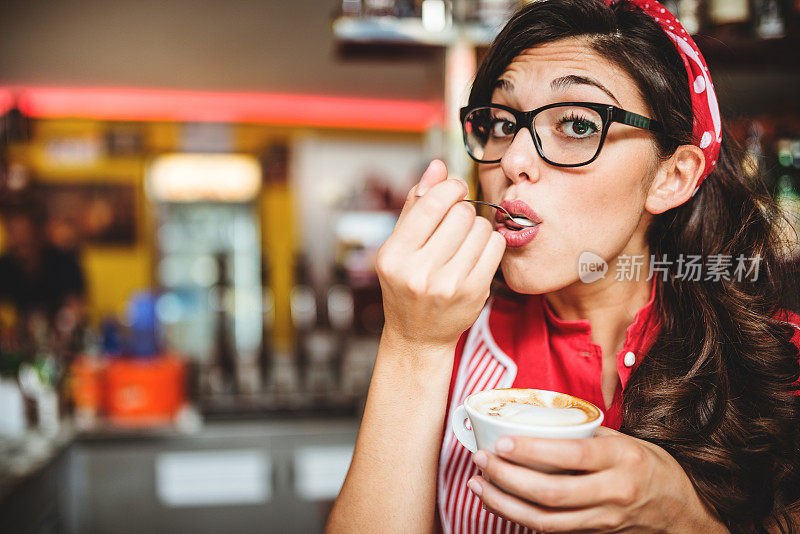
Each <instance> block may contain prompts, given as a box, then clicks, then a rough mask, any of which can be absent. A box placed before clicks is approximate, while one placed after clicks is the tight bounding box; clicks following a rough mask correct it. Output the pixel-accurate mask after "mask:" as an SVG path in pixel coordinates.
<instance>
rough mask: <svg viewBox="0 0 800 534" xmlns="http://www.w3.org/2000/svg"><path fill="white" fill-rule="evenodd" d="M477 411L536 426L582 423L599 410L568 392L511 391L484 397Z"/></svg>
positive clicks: (475, 406)
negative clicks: (519, 393)
mask: <svg viewBox="0 0 800 534" xmlns="http://www.w3.org/2000/svg"><path fill="white" fill-rule="evenodd" d="M474 408H475V410H476V411H477V412H478V413H480V414H483V415H487V416H489V417H499V418H501V419H502V420H503V421H507V422H510V423H519V424H523V425H532V426H567V425H581V424H583V423H588V422H589V421H592V420H594V419H596V418H597V417H598V416H599V413H598V412H597V410H596V409H595V408H594V407H593V406H591V405H590V404H588V403H585V402H581V401H580V400H579V399H576V398H574V397H570V396H567V395H558V396H549V395H531V394H529V395H522V396H520V395H518V394H514V393H512V392H511V391H509V392H508V393H507V394H498V395H495V396H489V397H488V398H484V399H481V400H480V401H479V402H477V403H475V404H474Z"/></svg>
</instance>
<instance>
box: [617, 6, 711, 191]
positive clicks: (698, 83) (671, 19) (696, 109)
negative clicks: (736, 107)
mask: <svg viewBox="0 0 800 534" xmlns="http://www.w3.org/2000/svg"><path fill="white" fill-rule="evenodd" d="M615 1H616V0H606V2H607V3H608V4H612V3H614V2H615ZM628 1H629V2H630V3H632V4H634V5H636V6H638V7H639V8H641V10H642V11H644V12H645V13H647V14H648V15H650V17H652V18H653V20H655V21H656V23H657V24H658V25H659V26H661V29H662V30H664V33H666V34H667V36H668V37H669V38H670V39H672V42H673V43H675V48H677V50H678V54H680V56H681V59H682V60H683V64H684V66H685V67H686V74H687V75H688V81H689V88H690V91H689V92H690V94H691V95H692V110H693V114H694V130H693V137H694V142H695V144H696V145H697V146H699V147H700V148H701V149H703V153H704V154H705V160H706V166H705V169H704V170H703V175H702V176H701V177H700V180H698V182H697V188H696V189H695V190H694V193H697V189H699V188H700V184H701V183H703V180H705V179H706V176H708V175H709V174H710V173H711V171H712V170H713V169H714V166H715V165H716V164H717V158H718V157H719V147H720V145H721V144H722V121H721V119H720V115H719V104H717V95H716V93H715V92H714V84H713V83H712V82H711V76H710V74H709V73H708V66H707V65H706V60H705V59H704V58H703V54H701V53H700V49H699V48H697V44H695V42H694V39H692V37H691V35H689V34H688V33H687V31H686V30H685V29H684V27H683V25H682V24H681V23H680V22H679V21H678V19H677V18H675V16H674V15H673V14H672V13H670V12H669V11H667V9H666V8H665V7H664V6H662V5H661V4H659V3H658V2H656V1H655V0H628ZM694 193H692V196H694Z"/></svg>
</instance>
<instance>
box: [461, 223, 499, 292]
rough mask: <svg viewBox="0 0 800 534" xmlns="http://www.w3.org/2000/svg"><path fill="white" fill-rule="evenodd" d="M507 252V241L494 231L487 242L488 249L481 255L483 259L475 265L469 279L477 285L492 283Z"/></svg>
mask: <svg viewBox="0 0 800 534" xmlns="http://www.w3.org/2000/svg"><path fill="white" fill-rule="evenodd" d="M505 251H506V239H505V238H504V237H503V236H502V235H500V234H499V233H498V232H495V231H492V235H491V236H490V237H489V241H487V243H486V247H485V248H484V249H483V252H482V253H481V257H480V258H479V259H478V261H477V262H476V263H475V265H474V267H472V271H470V273H469V275H468V276H467V279H468V280H471V281H472V282H474V283H476V284H479V283H480V284H482V283H485V282H487V281H491V279H492V278H493V277H494V273H495V272H497V267H498V266H499V265H500V261H501V260H502V259H503V253H504V252H505Z"/></svg>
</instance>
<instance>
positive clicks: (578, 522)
mask: <svg viewBox="0 0 800 534" xmlns="http://www.w3.org/2000/svg"><path fill="white" fill-rule="evenodd" d="M504 440H508V442H507V444H508V445H510V446H509V447H508V450H507V451H506V450H502V449H503V444H504ZM495 449H496V450H497V451H498V455H495V454H492V453H490V452H487V451H478V452H477V453H475V454H474V455H473V461H474V462H475V464H476V465H477V466H478V468H479V469H480V470H481V471H482V473H483V477H481V476H476V477H473V478H472V479H470V482H469V486H470V489H472V490H473V493H475V494H476V495H477V496H478V497H479V498H480V500H481V501H482V502H483V505H484V507H485V508H486V509H487V510H489V511H490V512H492V513H494V514H496V515H499V516H501V517H504V518H506V519H508V520H510V521H513V522H515V523H519V524H521V525H524V526H526V527H528V528H530V529H533V530H535V531H538V532H622V531H628V530H636V531H645V532H693V531H697V530H698V529H702V530H703V531H704V534H710V533H711V532H717V531H719V532H728V530H727V529H726V528H725V527H724V525H723V524H722V523H720V522H719V521H718V520H717V519H716V518H715V517H713V516H712V515H711V514H710V513H709V512H708V511H707V510H706V508H705V507H704V506H703V504H702V502H701V501H700V499H699V497H698V496H697V493H696V492H695V490H694V487H693V486H692V483H691V481H690V480H689V477H688V476H687V475H686V473H685V472H684V471H683V469H682V468H681V466H680V464H678V462H677V461H676V460H675V459H674V458H673V457H672V456H670V455H669V453H667V452H666V451H665V450H664V449H662V448H660V447H658V446H656V445H653V444H652V443H648V442H646V441H643V440H640V439H637V438H633V437H631V436H627V435H625V434H622V433H620V432H617V431H615V430H612V429H609V428H605V427H600V428H599V429H598V430H597V433H596V435H595V437H593V438H586V439H550V438H526V437H508V438H501V439H500V440H498V442H497V443H496V444H495ZM501 450H502V452H501ZM542 464H546V465H550V466H553V467H555V468H558V469H562V470H564V471H567V472H569V471H579V473H578V474H568V473H560V474H549V473H543V472H541V471H536V470H534V469H531V468H530V467H527V466H532V465H542ZM476 489H477V491H476Z"/></svg>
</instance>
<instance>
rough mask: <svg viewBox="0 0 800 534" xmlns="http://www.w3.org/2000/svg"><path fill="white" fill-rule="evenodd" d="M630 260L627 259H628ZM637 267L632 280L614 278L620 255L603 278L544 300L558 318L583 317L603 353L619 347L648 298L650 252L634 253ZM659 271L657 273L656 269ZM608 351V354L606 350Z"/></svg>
mask: <svg viewBox="0 0 800 534" xmlns="http://www.w3.org/2000/svg"><path fill="white" fill-rule="evenodd" d="M628 261H630V260H628ZM636 261H637V262H639V261H640V262H641V268H640V271H639V273H638V276H637V273H636V272H635V271H634V272H633V273H632V274H633V279H632V280H627V279H626V280H617V279H616V277H617V272H618V270H617V264H619V263H620V260H619V258H617V260H615V261H614V262H613V263H611V264H609V266H608V271H606V276H605V278H602V279H600V280H597V281H596V282H592V283H584V282H581V281H580V280H579V281H577V282H575V283H573V284H571V285H569V286H567V287H564V288H562V289H559V290H558V291H554V292H552V293H548V294H547V295H545V298H546V299H547V303H548V304H549V305H550V308H551V309H552V310H553V313H555V314H556V316H558V317H559V318H561V319H564V320H566V321H576V320H579V319H586V320H588V321H589V323H590V324H591V326H592V341H593V342H594V343H597V344H598V345H600V346H601V347H602V348H603V349H604V350H603V354H604V355H605V356H613V354H614V353H615V352H616V351H617V350H620V349H621V348H622V345H623V343H624V342H625V332H626V330H627V328H628V326H630V324H631V323H632V322H633V319H634V318H635V316H636V312H638V311H639V310H640V309H641V308H642V307H643V306H644V305H645V304H647V302H648V301H649V300H650V294H651V289H652V283H653V281H652V279H651V280H648V279H647V278H648V275H649V269H650V258H649V254H643V255H640V256H638V257H637V260H636ZM656 275H658V273H656ZM609 353H610V354H609Z"/></svg>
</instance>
